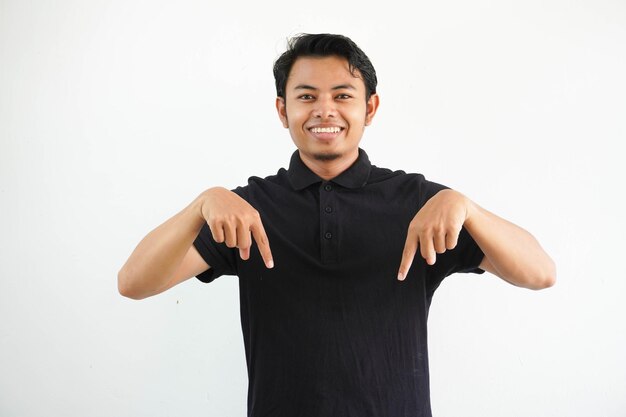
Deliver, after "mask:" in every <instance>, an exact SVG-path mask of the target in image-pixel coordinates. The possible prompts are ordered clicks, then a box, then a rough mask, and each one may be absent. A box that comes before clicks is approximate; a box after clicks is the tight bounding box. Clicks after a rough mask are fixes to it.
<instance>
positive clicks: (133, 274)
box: [117, 188, 273, 299]
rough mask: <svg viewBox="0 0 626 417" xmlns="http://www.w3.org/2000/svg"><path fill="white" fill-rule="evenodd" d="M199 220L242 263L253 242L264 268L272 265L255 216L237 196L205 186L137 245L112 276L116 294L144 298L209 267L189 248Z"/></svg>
mask: <svg viewBox="0 0 626 417" xmlns="http://www.w3.org/2000/svg"><path fill="white" fill-rule="evenodd" d="M205 222H206V223H208V225H209V228H210V230H211V233H212V235H213V239H215V241H216V242H218V243H221V242H225V243H226V245H227V246H228V247H229V248H235V247H236V248H239V254H240V256H241V258H242V259H244V260H245V259H248V258H249V256H250V247H251V245H252V239H253V238H254V240H255V242H256V243H257V246H258V248H259V251H260V253H261V256H262V257H263V259H264V261H265V264H266V266H267V267H268V268H271V267H273V261H272V253H271V251H270V247H269V242H268V239H267V235H266V234H265V229H264V228H263V224H262V223H261V218H260V216H259V213H258V212H257V211H256V210H255V209H254V208H253V207H252V206H251V205H250V204H248V203H247V202H246V201H245V200H244V199H242V198H241V197H239V196H238V195H237V194H235V193H233V192H231V191H229V190H226V189H225V188H211V189H209V190H207V191H205V192H203V193H202V194H201V195H200V196H198V198H196V199H195V200H194V201H193V202H192V203H191V204H190V205H189V206H187V207H186V208H184V209H183V210H182V211H181V212H180V213H178V214H176V215H175V216H174V217H172V218H171V219H169V220H167V221H166V222H165V223H163V224H162V225H160V226H159V227H157V228H156V229H154V230H153V231H151V232H150V233H148V235H147V236H146V237H145V238H143V239H142V240H141V242H139V244H138V245H137V247H136V248H135V250H134V251H133V253H132V254H131V255H130V257H129V258H128V260H127V261H126V263H125V264H124V266H122V269H121V270H120V271H119V273H118V281H117V282H118V289H119V292H120V294H122V295H123V296H125V297H129V298H134V299H142V298H146V297H150V296H152V295H156V294H159V293H161V292H163V291H165V290H167V289H169V288H171V287H173V286H174V285H176V284H179V283H180V282H183V281H185V280H187V279H189V278H191V277H193V276H196V275H198V274H200V273H202V272H204V271H206V270H207V269H209V268H210V266H209V265H208V264H207V263H206V262H205V261H204V259H202V257H201V256H200V254H199V253H198V251H197V250H196V248H195V247H194V246H193V242H194V240H195V239H196V237H197V236H198V233H199V232H200V229H201V228H202V226H203V225H204V223H205Z"/></svg>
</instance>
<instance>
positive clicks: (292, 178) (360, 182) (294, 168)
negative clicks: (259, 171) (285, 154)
mask: <svg viewBox="0 0 626 417" xmlns="http://www.w3.org/2000/svg"><path fill="white" fill-rule="evenodd" d="M371 169H372V164H371V163H370V160H369V158H368V157H367V154H366V153H365V151H364V150H363V149H361V148H359V156H358V158H357V160H356V161H354V163H353V164H352V165H351V166H350V168H348V169H346V170H345V171H343V172H342V173H341V174H339V175H338V176H336V177H335V178H333V179H331V180H330V181H332V182H334V183H336V184H339V185H341V186H342V187H346V188H361V187H363V186H364V185H365V184H367V180H368V179H369V176H370V171H371ZM287 177H288V178H289V182H290V183H291V186H292V187H293V188H294V189H295V190H298V191H299V190H302V189H304V188H306V187H308V186H309V185H312V184H315V183H317V182H321V181H323V180H322V178H320V177H318V176H317V174H315V173H314V172H313V171H311V170H310V169H309V167H307V166H306V165H305V164H304V162H302V159H301V158H300V152H299V151H295V152H294V153H293V155H291V161H290V162H289V169H288V170H287Z"/></svg>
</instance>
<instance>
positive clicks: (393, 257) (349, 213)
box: [194, 150, 483, 417]
mask: <svg viewBox="0 0 626 417" xmlns="http://www.w3.org/2000/svg"><path fill="white" fill-rule="evenodd" d="M444 188H445V187H444V186H442V185H439V184H436V183H433V182H429V181H427V180H426V179H425V178H424V176H422V175H421V174H406V173H404V172H403V171H395V172H394V171H391V170H389V169H384V168H378V167H376V166H373V165H371V164H370V161H369V159H368V157H367V155H366V153H365V152H364V151H363V150H359V158H358V160H357V161H356V162H355V163H354V164H353V165H352V166H351V167H350V168H349V169H348V170H346V171H344V172H343V173H342V174H341V175H339V176H338V177H336V178H334V179H332V180H330V181H324V180H322V179H321V178H319V177H318V176H317V175H315V174H314V173H313V172H312V171H311V170H309V169H308V168H307V167H306V165H304V163H303V162H302V160H301V159H300V156H299V153H298V152H297V151H296V152H295V153H294V154H293V156H292V158H291V163H290V165H289V169H288V170H285V169H280V170H279V171H278V173H277V174H276V175H273V176H270V177H267V178H265V179H262V178H258V177H251V178H250V179H249V181H248V185H247V186H245V187H239V188H237V189H235V190H234V192H236V193H237V194H238V195H239V196H241V197H242V198H243V199H245V200H246V201H248V202H249V203H250V204H251V205H252V206H253V207H254V208H256V209H257V210H258V211H259V213H260V215H261V219H262V221H263V225H264V227H265V230H266V232H267V235H268V238H269V242H270V247H271V250H272V255H273V258H274V263H275V267H274V268H273V269H267V268H265V266H264V264H263V260H262V259H261V256H260V254H259V252H258V249H257V248H256V246H253V248H252V250H251V255H250V259H249V260H247V261H243V260H241V259H240V257H239V255H238V250H237V249H230V248H228V247H227V246H226V245H225V244H217V243H215V241H214V240H213V238H212V236H211V232H210V231H209V229H208V227H207V226H206V225H205V226H204V227H203V228H202V230H201V231H200V234H199V235H198V238H197V239H196V241H195V242H194V245H195V247H196V248H197V249H198V251H199V252H200V254H201V255H202V257H203V258H204V259H205V260H206V262H207V263H208V264H209V265H210V266H211V268H210V269H209V270H208V271H206V272H205V273H203V274H201V275H199V276H198V278H199V279H200V280H201V281H203V282H211V281H212V280H213V279H215V278H217V277H219V276H221V275H237V276H238V277H239V294H240V308H241V327H242V331H243V339H244V344H245V351H246V361H247V366H248V377H249V386H248V416H250V417H425V416H430V415H431V412H430V393H429V376H428V351H427V340H426V320H427V318H428V308H429V306H430V301H431V298H432V296H433V292H434V291H435V289H436V288H437V287H438V286H439V284H440V283H441V281H442V280H443V278H444V277H446V276H448V275H450V274H452V273H454V272H477V273H480V272H482V271H481V270H480V269H478V268H477V266H478V265H479V263H480V262H481V260H482V259H483V253H482V252H481V250H480V248H479V247H478V246H477V245H476V243H475V242H474V240H473V239H472V238H471V237H470V235H469V234H468V233H467V232H466V231H465V229H463V231H462V232H461V236H460V238H459V243H458V246H457V247H456V248H455V249H454V250H452V251H447V252H446V253H445V254H442V255H438V256H437V262H436V263H435V265H433V266H428V265H427V264H426V262H425V261H424V260H423V259H422V258H421V256H419V254H417V256H416V257H415V260H414V262H413V265H412V267H411V270H410V272H409V275H408V276H407V278H406V279H405V280H404V281H398V280H397V274H398V269H399V267H400V260H401V258H402V250H403V248H404V242H405V239H406V234H407V230H408V226H409V223H410V221H411V219H412V218H413V217H414V216H415V214H416V213H417V211H418V210H419V209H420V208H421V207H422V206H423V205H424V203H425V202H426V201H427V200H428V199H429V198H430V197H432V196H433V195H435V194H436V193H437V192H438V191H440V190H442V189H444Z"/></svg>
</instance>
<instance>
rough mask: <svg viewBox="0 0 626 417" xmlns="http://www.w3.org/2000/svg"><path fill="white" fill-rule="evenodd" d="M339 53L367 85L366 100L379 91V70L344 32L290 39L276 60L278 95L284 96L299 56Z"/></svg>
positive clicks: (275, 75) (351, 70) (353, 73)
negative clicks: (285, 48)
mask: <svg viewBox="0 0 626 417" xmlns="http://www.w3.org/2000/svg"><path fill="white" fill-rule="evenodd" d="M328 56H337V57H341V58H343V59H345V60H346V61H347V62H348V67H349V69H350V72H351V73H352V75H355V76H358V77H360V78H361V79H362V80H363V83H364V84H365V91H366V99H367V100H369V98H370V96H371V95H372V94H375V93H376V85H377V84H378V80H377V78H376V70H375V69H374V66H373V65H372V63H371V62H370V60H369V58H368V57H367V55H365V53H364V52H363V51H362V50H361V48H359V47H358V46H357V45H356V44H355V43H354V42H352V40H351V39H350V38H347V37H345V36H342V35H331V34H328V33H321V34H302V35H298V36H295V37H293V38H291V39H290V40H289V42H288V45H287V50H286V51H285V52H284V53H283V54H282V55H281V56H280V57H279V58H278V59H277V60H276V62H275V63H274V80H275V81H276V95H277V96H278V97H282V98H283V99H284V98H285V87H286V85H287V79H288V78H289V73H290V72H291V67H292V66H293V64H294V62H296V60H297V59H298V58H300V57H318V58H322V57H328Z"/></svg>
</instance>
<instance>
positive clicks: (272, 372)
mask: <svg viewBox="0 0 626 417" xmlns="http://www.w3.org/2000/svg"><path fill="white" fill-rule="evenodd" d="M274 75H275V78H276V89H277V95H278V97H277V99H276V108H277V111H278V116H279V118H280V120H281V122H282V124H283V126H284V127H285V128H287V129H289V133H290V135H291V138H292V139H293V141H294V143H295V145H296V147H297V148H298V150H297V151H296V152H295V153H294V154H293V156H292V158H291V162H290V164H289V169H287V170H285V169H281V170H279V171H278V173H277V174H276V175H274V176H271V177H267V178H265V179H261V178H258V177H251V178H250V180H249V183H248V185H247V186H244V187H239V188H237V189H235V190H234V192H232V191H229V190H226V189H224V188H211V189H209V190H207V191H205V192H203V193H202V194H201V195H200V196H199V197H198V198H197V199H196V200H194V201H193V202H192V203H191V204H190V205H189V206H188V207H186V208H185V209H184V210H182V211H181V212H180V213H178V214H177V215H176V216H174V217H173V218H171V219H169V220H168V221H166V222H165V223H164V224H162V225H161V226H159V227H158V228H156V229H155V230H153V231H152V232H150V233H149V234H148V235H147V236H146V237H145V238H144V239H143V240H142V241H141V242H140V243H139V245H138V246H137V248H136V249H135V251H134V252H133V253H132V254H131V256H130V258H129V259H128V261H127V262H126V264H125V265H124V266H123V267H122V269H121V271H120V273H119V277H118V282H119V289H120V292H121V294H123V295H125V296H127V297H131V298H137V299H140V298H144V297H148V296H151V295H155V294H158V293H160V292H162V291H165V290H167V289H168V288H171V287H172V286H174V285H176V284H178V283H180V282H182V281H184V280H186V279H188V278H190V277H193V276H197V277H198V278H199V279H200V280H201V281H204V282H211V281H212V280H214V279H215V278H217V277H219V276H221V275H225V274H227V275H237V276H238V277H239V288H240V303H241V321H242V329H243V336H244V344H245V350H246V360H247V365H248V375H249V390H248V416H276V417H279V416H284V417H294V416H311V417H313V416H315V417H331V416H342V417H363V416H385V417H409V416H410V417H418V416H420V417H421V416H430V415H431V412H430V393H429V377H428V352H427V340H426V319H427V316H428V309H429V306H430V301H431V298H432V296H433V293H434V291H435V289H436V288H437V287H438V286H439V284H440V283H441V281H442V280H443V279H444V278H445V277H446V276H448V275H450V274H452V273H454V272H476V273H481V272H483V271H489V272H491V273H492V274H494V275H497V276H499V277H500V278H502V279H504V280H506V281H508V282H510V283H511V284H514V285H517V286H520V287H526V288H532V289H541V288H546V287H549V286H551V285H552V284H553V283H554V281H555V266H554V264H553V262H552V260H551V259H550V257H549V256H548V255H547V254H546V253H545V252H544V251H543V250H542V249H541V247H540V245H539V244H538V243H537V241H536V240H535V239H534V238H533V237H532V236H531V235H530V234H529V233H528V232H526V231H525V230H523V229H521V228H519V227H517V226H515V225H513V224H511V223H509V222H507V221H506V220H503V219H501V218H499V217H497V216H496V215H494V214H492V213H489V212H488V211H486V210H484V209H483V208H481V207H479V206H478V205H477V204H475V203H474V202H472V201H470V200H469V199H468V198H467V197H465V196H464V195H462V194H460V193H459V192H457V191H453V190H450V189H447V188H445V187H443V186H441V185H439V184H436V183H432V182H429V181H427V180H425V178H424V177H423V176H422V175H419V174H406V173H404V172H402V171H395V172H393V171H391V170H388V169H383V168H378V167H376V166H373V165H371V164H370V162H369V159H368V156H367V155H366V153H365V152H364V151H363V150H362V149H359V146H358V145H359V142H360V140H361V137H362V135H363V131H364V128H365V126H367V125H369V124H370V123H371V122H372V119H373V118H374V115H375V114H376V110H377V108H378V103H379V98H378V95H377V94H376V82H377V81H376V73H375V71H374V68H373V66H372V64H371V63H370V61H369V59H368V58H367V56H366V55H365V54H364V53H363V52H362V51H361V50H360V49H359V48H358V47H357V46H356V45H355V44H354V43H353V42H352V41H351V40H350V39H348V38H345V37H343V36H338V35H327V34H322V35H302V36H299V37H297V38H295V39H292V41H291V42H290V44H289V49H288V50H287V51H286V52H285V53H284V54H283V55H282V56H281V57H280V58H279V59H278V60H277V61H276V63H275V65H274ZM418 252H419V254H418Z"/></svg>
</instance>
